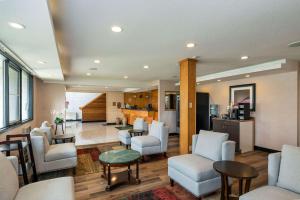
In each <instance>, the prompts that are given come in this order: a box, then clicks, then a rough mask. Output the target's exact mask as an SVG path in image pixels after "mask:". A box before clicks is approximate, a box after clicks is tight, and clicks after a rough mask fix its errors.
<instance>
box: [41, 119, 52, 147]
mask: <svg viewBox="0 0 300 200" xmlns="http://www.w3.org/2000/svg"><path fill="white" fill-rule="evenodd" d="M40 129H42V130H43V131H44V132H45V133H46V136H47V138H48V142H49V144H52V137H53V127H52V126H51V124H49V122H48V121H44V122H43V123H42V124H41V127H40Z"/></svg>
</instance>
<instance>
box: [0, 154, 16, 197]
mask: <svg viewBox="0 0 300 200" xmlns="http://www.w3.org/2000/svg"><path fill="white" fill-rule="evenodd" d="M0 177H1V178H0V199H1V200H13V199H14V198H15V196H16V194H17V192H18V190H19V181H18V176H17V173H16V170H15V168H14V167H13V165H12V163H11V162H10V161H9V160H7V159H6V157H5V156H4V155H3V154H2V153H1V152H0Z"/></svg>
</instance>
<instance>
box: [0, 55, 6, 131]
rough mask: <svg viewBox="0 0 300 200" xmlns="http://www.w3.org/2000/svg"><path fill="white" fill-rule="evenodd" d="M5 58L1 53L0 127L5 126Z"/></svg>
mask: <svg viewBox="0 0 300 200" xmlns="http://www.w3.org/2000/svg"><path fill="white" fill-rule="evenodd" d="M4 60H5V58H4V57H3V56H2V55H0V128H3V127H4V104H3V102H4Z"/></svg>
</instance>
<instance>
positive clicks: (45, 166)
mask: <svg viewBox="0 0 300 200" xmlns="http://www.w3.org/2000/svg"><path fill="white" fill-rule="evenodd" d="M45 134H46V133H45V132H44V131H43V130H42V129H39V128H35V129H33V130H32V131H31V133H30V136H31V142H32V149H33V155H34V159H35V164H36V170H37V173H38V174H41V173H44V172H49V171H55V170H60V169H68V168H75V167H76V166H77V152H76V148H75V144H74V143H63V144H54V145H49V142H48V139H47V137H46V135H45Z"/></svg>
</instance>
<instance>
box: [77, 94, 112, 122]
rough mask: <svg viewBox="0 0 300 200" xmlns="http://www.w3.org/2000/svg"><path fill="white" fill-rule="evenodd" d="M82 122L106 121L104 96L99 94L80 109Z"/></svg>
mask: <svg viewBox="0 0 300 200" xmlns="http://www.w3.org/2000/svg"><path fill="white" fill-rule="evenodd" d="M80 110H81V111H82V122H103V121H106V94H105V93H104V94H100V95H99V96H97V97H96V98H95V99H93V100H92V101H90V102H89V103H87V104H86V105H84V106H82V107H80Z"/></svg>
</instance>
